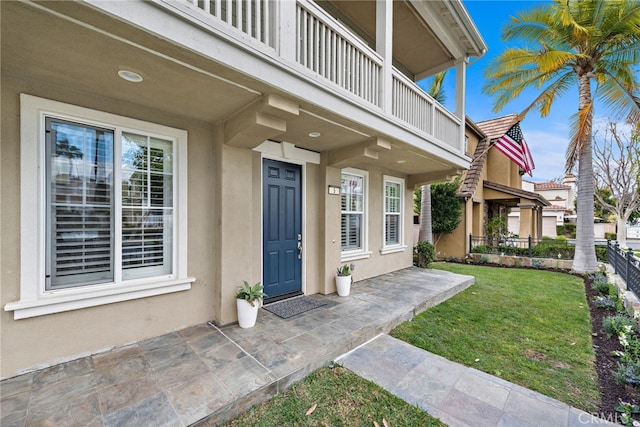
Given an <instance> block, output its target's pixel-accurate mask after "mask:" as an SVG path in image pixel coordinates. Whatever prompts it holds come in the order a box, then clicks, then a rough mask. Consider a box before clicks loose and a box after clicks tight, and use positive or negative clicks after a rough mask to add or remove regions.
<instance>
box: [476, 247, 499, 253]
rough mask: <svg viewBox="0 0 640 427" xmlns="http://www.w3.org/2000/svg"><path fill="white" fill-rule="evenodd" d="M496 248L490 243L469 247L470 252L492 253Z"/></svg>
mask: <svg viewBox="0 0 640 427" xmlns="http://www.w3.org/2000/svg"><path fill="white" fill-rule="evenodd" d="M497 251H498V249H497V248H496V247H495V246H490V245H480V246H476V247H474V248H473V249H471V252H472V253H476V254H493V253H497Z"/></svg>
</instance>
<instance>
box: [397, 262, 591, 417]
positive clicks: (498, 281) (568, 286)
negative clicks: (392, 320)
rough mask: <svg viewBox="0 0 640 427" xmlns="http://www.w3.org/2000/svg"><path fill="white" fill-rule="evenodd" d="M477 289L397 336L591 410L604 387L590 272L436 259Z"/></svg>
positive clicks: (432, 310) (405, 327)
mask: <svg viewBox="0 0 640 427" xmlns="http://www.w3.org/2000/svg"><path fill="white" fill-rule="evenodd" d="M433 268H434V269H439V270H446V271H451V272H454V273H460V274H467V275H471V276H475V278H476V282H475V284H474V285H473V286H471V287H470V288H469V289H467V290H465V291H464V292H462V293H460V294H458V295H456V296H455V297H453V298H451V299H449V300H448V301H446V302H444V303H442V304H440V305H438V306H436V307H433V308H430V309H429V310H427V311H425V312H423V313H422V314H420V315H419V316H417V317H416V318H415V319H414V320H413V321H411V322H405V323H403V324H402V325H400V326H399V327H398V328H396V329H395V330H394V331H392V335H393V336H395V337H397V338H400V339H402V340H404V341H406V342H408V343H411V344H413V345H415V346H417V347H420V348H423V349H425V350H428V351H430V352H433V353H436V354H439V355H441V356H444V357H446V358H447V359H449V360H453V361H456V362H459V363H462V364H464V365H467V366H472V367H474V368H477V369H479V370H482V371H484V372H487V373H490V374H493V375H496V376H499V377H501V378H503V379H505V380H507V381H511V382H513V383H516V384H519V385H522V386H523V387H527V388H530V389H532V390H535V391H538V392H540V393H542V394H545V395H547V396H550V397H553V398H555V399H558V400H561V401H563V402H565V403H567V404H569V405H572V406H575V407H578V408H580V409H582V410H584V411H587V412H596V411H597V408H598V401H599V392H598V385H597V374H596V372H595V368H594V361H595V355H594V352H593V348H592V344H591V325H590V316H589V309H588V306H587V303H586V297H585V292H584V285H583V281H582V279H580V278H579V277H575V276H571V275H568V274H563V273H555V272H548V271H540V270H524V269H523V270H520V269H509V268H494V267H481V266H472V265H464V264H447V263H436V264H434V265H433Z"/></svg>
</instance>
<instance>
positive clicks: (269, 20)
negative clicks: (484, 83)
mask: <svg viewBox="0 0 640 427" xmlns="http://www.w3.org/2000/svg"><path fill="white" fill-rule="evenodd" d="M180 1H181V2H185V3H190V4H191V5H193V6H195V7H197V8H198V9H200V10H201V11H204V12H205V13H206V14H207V15H208V16H210V17H211V18H212V19H213V20H216V21H217V22H220V21H222V22H224V23H225V24H226V25H228V26H230V27H233V28H234V31H240V32H242V33H243V34H244V35H246V36H249V37H250V38H251V39H253V40H255V41H258V42H260V43H262V44H264V45H267V46H269V47H270V48H271V49H278V40H282V39H286V38H290V37H292V35H291V34H283V33H279V32H280V31H284V30H283V28H284V27H283V26H282V25H279V24H278V22H279V19H280V18H279V14H281V13H282V8H284V7H292V5H291V3H289V1H288V0H287V1H273V0H180ZM289 5H291V6H289ZM295 31H296V34H295V61H296V62H297V63H299V64H300V65H302V66H304V67H306V68H307V69H309V70H311V71H312V72H313V73H314V74H316V75H318V76H320V77H322V78H324V79H326V80H328V81H329V82H331V83H333V84H335V85H337V86H338V87H340V88H342V89H344V90H345V91H347V92H349V93H351V94H353V95H355V96H356V97H358V98H360V99H362V100H364V101H366V102H367V103H369V104H371V105H373V106H375V107H378V108H383V105H382V99H381V94H382V93H383V92H384V89H385V88H383V84H384V81H385V79H384V76H383V75H382V73H383V59H382V58H381V57H380V55H378V54H377V53H376V52H375V50H373V49H371V48H370V47H369V46H368V45H367V44H366V43H364V42H363V41H362V40H361V39H360V38H359V37H358V36H356V35H355V34H354V33H353V32H352V31H351V30H349V29H348V28H347V27H345V26H344V25H342V24H340V23H339V22H338V21H336V20H335V19H334V18H333V17H331V16H330V15H329V14H327V13H326V12H325V11H324V9H322V8H321V7H319V6H318V5H317V4H316V3H314V2H313V1H310V0H297V1H296V12H295ZM291 59H293V58H291ZM391 81H392V84H391V86H392V87H391V97H392V101H391V111H385V112H386V113H388V114H390V115H392V116H394V117H396V118H398V119H400V120H401V121H403V122H404V123H406V124H408V125H410V126H412V127H414V128H415V129H417V130H419V131H420V132H424V133H426V134H428V135H431V136H433V137H435V138H437V139H438V140H440V141H442V142H443V143H445V144H447V145H449V146H451V147H453V148H454V149H456V150H457V151H460V150H462V147H461V141H462V132H463V128H462V120H461V119H459V118H457V117H456V116H454V115H453V114H451V113H450V112H448V111H447V110H446V109H445V108H444V107H443V106H442V105H440V104H439V103H438V102H437V101H435V100H434V99H433V98H432V97H431V96H429V95H428V94H427V93H425V92H424V91H423V90H422V89H421V88H420V87H419V86H418V85H416V84H415V83H414V82H413V81H411V80H410V79H408V78H407V77H405V76H404V75H403V74H402V73H400V72H399V71H398V70H397V69H395V68H392V80H391Z"/></svg>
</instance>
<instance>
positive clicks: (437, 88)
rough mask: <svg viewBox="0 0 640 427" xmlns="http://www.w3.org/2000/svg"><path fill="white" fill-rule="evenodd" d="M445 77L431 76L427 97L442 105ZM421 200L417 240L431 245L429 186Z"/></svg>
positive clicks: (423, 190) (441, 73) (423, 187)
mask: <svg viewBox="0 0 640 427" xmlns="http://www.w3.org/2000/svg"><path fill="white" fill-rule="evenodd" d="M446 75H447V72H446V71H441V72H439V73H437V74H436V75H434V76H433V81H432V82H431V87H430V88H429V91H428V92H429V95H431V96H432V97H433V99H435V100H436V101H438V102H439V103H441V104H443V103H444V101H445V100H446V94H445V92H444V88H443V87H442V84H443V83H444V77H445V76H446ZM421 190H422V198H421V199H420V232H419V234H418V240H426V241H427V242H429V243H433V232H432V231H431V229H432V221H431V185H423V186H422V187H421Z"/></svg>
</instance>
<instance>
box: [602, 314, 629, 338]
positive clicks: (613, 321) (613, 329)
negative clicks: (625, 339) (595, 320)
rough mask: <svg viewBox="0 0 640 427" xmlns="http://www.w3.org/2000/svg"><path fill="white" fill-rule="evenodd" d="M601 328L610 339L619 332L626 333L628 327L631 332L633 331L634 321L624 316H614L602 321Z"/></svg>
mask: <svg viewBox="0 0 640 427" xmlns="http://www.w3.org/2000/svg"><path fill="white" fill-rule="evenodd" d="M602 327H603V328H604V330H605V332H606V333H607V335H609V336H610V337H612V336H614V335H619V334H620V333H621V332H624V333H627V330H628V329H629V327H631V328H630V329H631V331H635V330H636V321H635V320H634V319H633V318H631V317H629V316H627V315H625V314H616V315H615V316H609V317H605V318H604V319H602Z"/></svg>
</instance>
